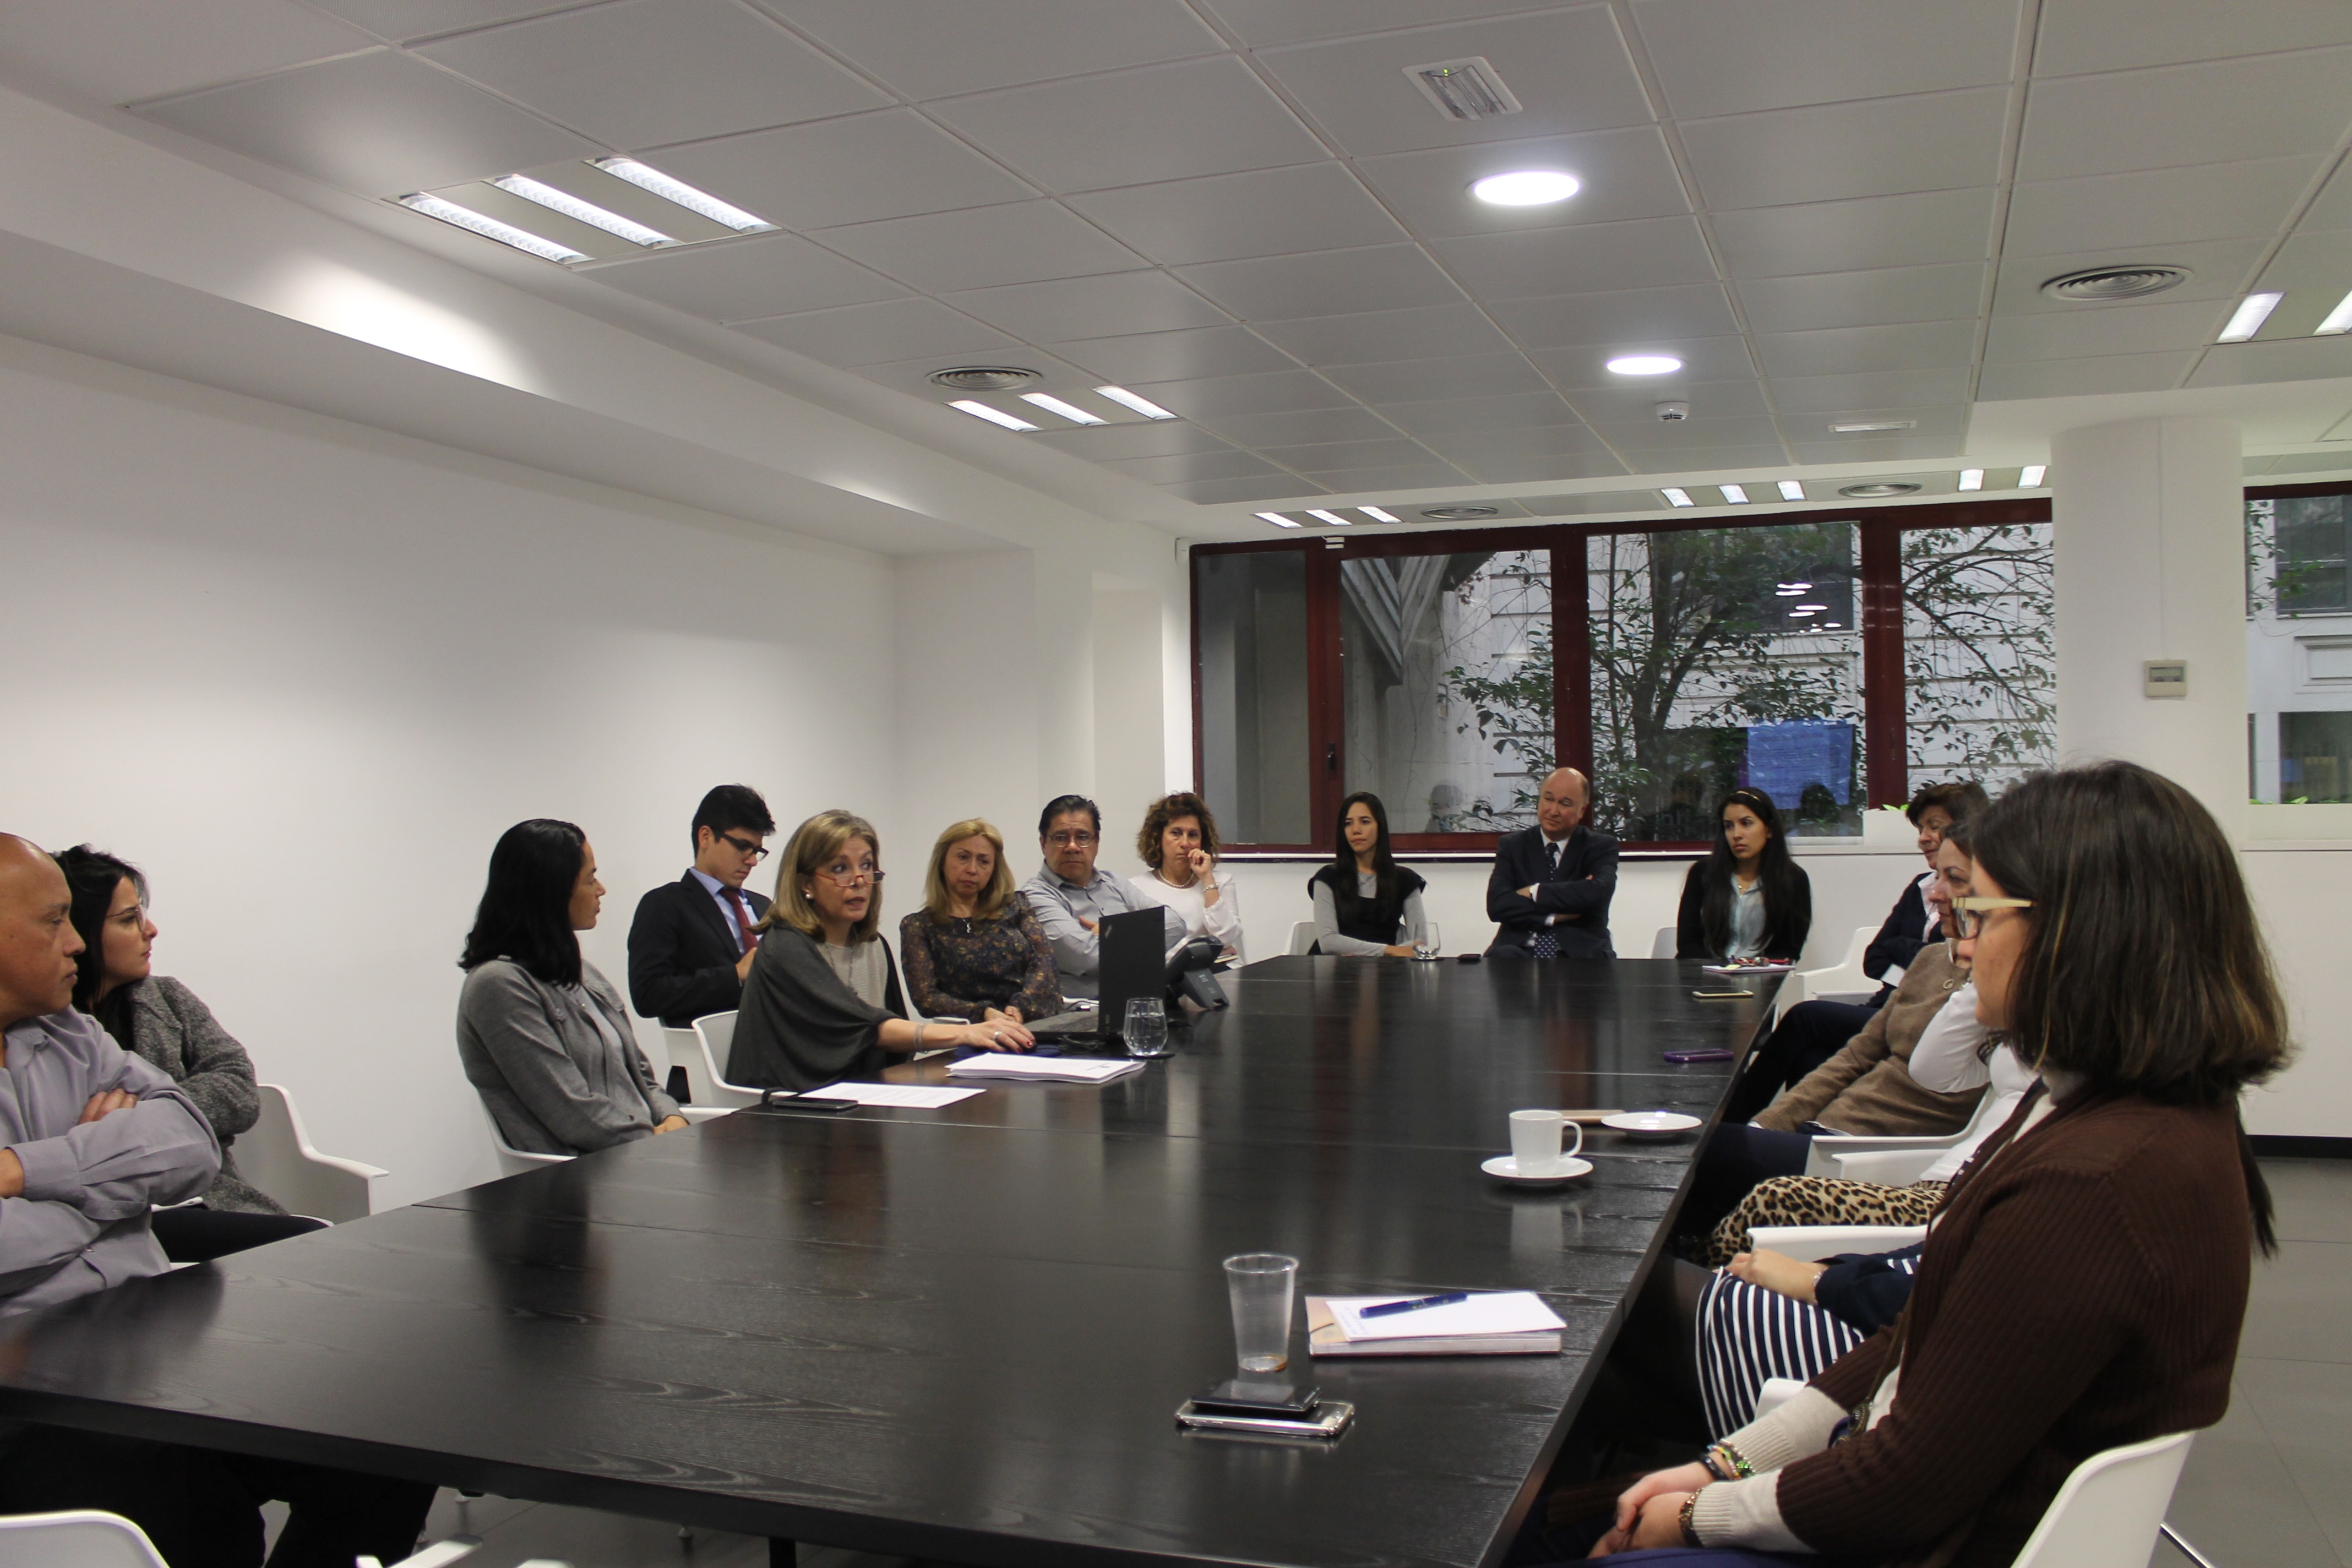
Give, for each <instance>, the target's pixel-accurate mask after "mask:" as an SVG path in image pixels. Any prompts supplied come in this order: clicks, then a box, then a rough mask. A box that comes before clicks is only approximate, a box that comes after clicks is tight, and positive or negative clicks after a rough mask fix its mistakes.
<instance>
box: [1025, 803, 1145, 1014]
mask: <svg viewBox="0 0 2352 1568" xmlns="http://www.w3.org/2000/svg"><path fill="white" fill-rule="evenodd" d="M1037 847H1038V848H1039V849H1041V850H1043V851H1044V852H1045V869H1044V870H1042V871H1039V872H1038V873H1037V874H1036V875H1035V876H1034V877H1032V878H1030V879H1028V880H1027V881H1026V882H1024V883H1022V884H1021V897H1022V900H1024V902H1026V903H1027V904H1028V906H1029V912H1030V913H1031V914H1033V915H1035V916H1036V917H1037V923H1038V924H1039V925H1041V926H1044V927H1045V938H1046V940H1047V941H1049V942H1052V943H1053V944H1054V968H1055V971H1056V972H1057V973H1059V974H1060V976H1061V980H1062V994H1063V995H1065V996H1074V997H1075V996H1086V997H1091V996H1094V995H1095V994H1097V988H1098V982H1097V979H1096V976H1097V973H1099V972H1100V970H1101V968H1102V937H1101V935H1100V934H1099V933H1100V931H1101V930H1102V921H1103V917H1104V916H1105V915H1118V914H1125V913H1127V912H1128V911H1129V910H1149V909H1159V910H1160V913H1161V914H1162V915H1163V916H1165V917H1166V924H1167V932H1168V946H1169V947H1170V949H1171V950H1173V949H1174V947H1175V946H1176V944H1177V943H1178V942H1182V941H1183V940H1184V917H1183V916H1181V915H1180V914H1178V913H1177V912H1176V911H1175V910H1171V909H1166V908H1164V907H1162V906H1160V905H1156V904H1154V903H1152V902H1151V901H1150V900H1148V899H1146V898H1144V897H1143V896H1142V895H1141V894H1139V893H1138V892H1137V891H1136V890H1135V889H1133V888H1131V887H1129V885H1128V884H1127V882H1126V881H1125V880H1124V879H1121V878H1118V877H1114V876H1112V875H1111V874H1110V873H1109V872H1108V871H1097V870H1096V869H1095V857H1096V856H1097V855H1098V854H1100V853H1101V852H1102V813H1101V811H1099V810H1098V809H1097V807H1096V805H1095V803H1094V802H1093V801H1090V800H1088V799H1087V797H1086V796H1084V795H1064V796H1062V797H1061V798H1060V799H1058V800H1055V801H1051V802H1049V803H1047V805H1046V806H1045V811H1044V812H1043V813H1042V814H1041V815H1040V816H1038V818H1037Z"/></svg>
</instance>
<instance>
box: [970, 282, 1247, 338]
mask: <svg viewBox="0 0 2352 1568" xmlns="http://www.w3.org/2000/svg"><path fill="white" fill-rule="evenodd" d="M948 302H949V303H950V304H951V305H954V306H955V307H957V308H958V309H959V310H969V311H970V312H971V314H973V315H975V316H978V317H979V318H980V319H981V320H982V321H988V322H991V323H992V324H993V325H996V326H999V327H1002V328H1003V329H1004V330H1005V331H1008V332H1011V333H1013V335H1014V336H1015V337H1020V338H1026V339H1027V340H1029V341H1030V342H1038V343H1045V342H1070V341H1072V340H1074V339H1077V338H1103V337H1112V336H1117V335H1123V334H1126V333H1129V332H1139V331H1160V332H1164V331H1176V330H1178V329H1180V328H1183V327H1216V326H1225V325H1229V324H1230V323H1229V322H1228V321H1227V320H1226V317H1225V313H1224V312H1223V311H1222V310H1218V309H1217V308H1216V307H1215V306H1214V305H1212V304H1210V303H1209V302H1208V301H1207V300H1203V299H1202V298H1201V297H1200V296H1199V295H1198V294H1195V293H1193V292H1192V290H1191V289H1187V288H1185V287H1184V285H1182V284H1181V283H1179V282H1177V281H1176V279H1173V278H1171V277H1169V276H1168V275H1167V274H1166V273H1165V272H1113V273H1108V274H1106V275H1105V276H1103V277H1099V278H1062V279H1055V280H1053V281H1051V282H1046V283H1014V284H1010V285H1008V286H1006V287H1004V288H1002V289H966V290H964V291H963V292H961V293H957V294H951V295H950V296H948Z"/></svg>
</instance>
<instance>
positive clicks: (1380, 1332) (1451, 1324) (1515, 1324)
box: [1307, 1290, 1568, 1356]
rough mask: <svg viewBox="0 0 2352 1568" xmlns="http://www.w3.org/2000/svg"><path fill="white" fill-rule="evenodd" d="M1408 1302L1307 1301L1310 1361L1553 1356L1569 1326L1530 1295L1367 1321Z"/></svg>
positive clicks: (1482, 1298) (1492, 1294)
mask: <svg viewBox="0 0 2352 1568" xmlns="http://www.w3.org/2000/svg"><path fill="white" fill-rule="evenodd" d="M1410 1300H1415V1298H1414V1297H1412V1296H1309V1297H1307V1352H1308V1353H1309V1354H1311V1355H1318V1356H1334V1355H1558V1354H1559V1334H1560V1331H1561V1330H1562V1329H1565V1328H1567V1327H1568V1325H1567V1324H1566V1323H1564V1322H1562V1321H1560V1318H1559V1314H1558V1313H1556V1312H1554V1311H1553V1310H1551V1309H1550V1308H1549V1307H1547V1306H1545V1305H1544V1304H1543V1300H1542V1298H1541V1297H1539V1296H1538V1295H1537V1294H1536V1293H1535V1292H1534V1291H1532V1290H1490V1291H1486V1292H1484V1293H1482V1294H1478V1295H1474V1296H1472V1297H1471V1298H1470V1299H1469V1300H1464V1301H1453V1302H1449V1303H1447V1304H1446V1305H1444V1306H1443V1307H1423V1308H1421V1309H1420V1310H1417V1311H1411V1312H1393V1313H1391V1314H1389V1315H1387V1316H1385V1317H1379V1318H1369V1319H1368V1318H1366V1317H1364V1316H1363V1310H1364V1309H1365V1308H1367V1307H1377V1306H1380V1305H1381V1304H1383V1303H1385V1302H1389V1301H1410Z"/></svg>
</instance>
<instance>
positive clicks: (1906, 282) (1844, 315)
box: [1739, 261, 1990, 332]
mask: <svg viewBox="0 0 2352 1568" xmlns="http://www.w3.org/2000/svg"><path fill="white" fill-rule="evenodd" d="M1988 272H1990V264H1988V263H1986V262H1982V261H1968V262H1959V263H1955V264H1950V265H1947V266H1943V267H1886V268H1876V269H1874V270H1872V271H1868V272H1813V273H1806V274H1802V275H1801V276H1798V277H1793V278H1751V279H1748V280H1747V281H1745V282H1743V283H1741V284H1740V285H1739V302H1740V305H1741V307H1742V308H1743V309H1745V310H1747V312H1748V326H1749V327H1750V328H1751V329H1753V330H1754V331H1759V332H1800V331H1810V330H1811V329H1813V328H1816V327H1874V326H1880V325H1884V324H1885V323H1888V322H1893V321H1958V320H1972V319H1974V317H1975V316H1976V314H1977V312H1978V310H1979V309H1980V307H1981V304H1982V301H1983V298H1984V288H1985V280H1986V275H1987V273H1988Z"/></svg>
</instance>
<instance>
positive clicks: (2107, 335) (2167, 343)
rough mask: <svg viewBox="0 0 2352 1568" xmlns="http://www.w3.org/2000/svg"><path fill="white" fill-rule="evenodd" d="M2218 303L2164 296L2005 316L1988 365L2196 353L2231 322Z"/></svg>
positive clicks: (1989, 344) (1989, 345)
mask: <svg viewBox="0 0 2352 1568" xmlns="http://www.w3.org/2000/svg"><path fill="white" fill-rule="evenodd" d="M2229 314H2230V307H2229V306H2228V304H2227V303H2226V302H2223V301H2219V300H2184V301H2181V302H2179V303H2177V304H2176V303H2168V302H2167V301H2166V300H2164V299H2162V298H2161V297H2158V298H2157V299H2153V300H2134V301H2131V302H2130V303H2128V304H2119V305H2110V306H2107V307H2105V308H2104V309H2100V310H2068V311H2057V310H2046V311H2043V312H2042V313H2041V314H2039V315H2032V316H2002V317H2000V318H1998V319H1997V320H1996V321H1994V322H1993V324H1992V331H1991V334H1990V336H1989V337H1988V338H1987V339H1986V340H1985V356H1984V357H1985V363H1987V364H1994V363H2018V362H2021V361H2026V360H2053V359H2092V358H2102V357H2105V356H2109V355H2114V354H2139V353H2157V352H2158V351H2159V350H2164V349H2193V348H2200V347H2202V346H2203V345H2204V344H2206V343H2209V342H2212V341H2213V334H2214V333H2216V332H2218V331H2221V324H2222V323H2223V322H2224V321H2227V320H2228V319H2229Z"/></svg>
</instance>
